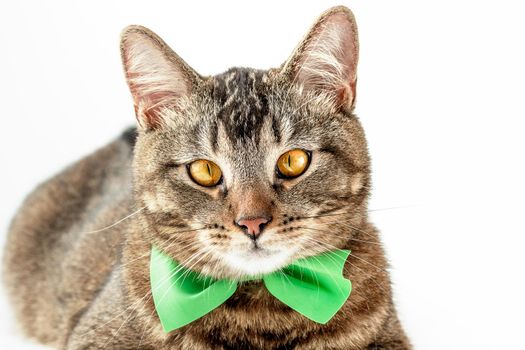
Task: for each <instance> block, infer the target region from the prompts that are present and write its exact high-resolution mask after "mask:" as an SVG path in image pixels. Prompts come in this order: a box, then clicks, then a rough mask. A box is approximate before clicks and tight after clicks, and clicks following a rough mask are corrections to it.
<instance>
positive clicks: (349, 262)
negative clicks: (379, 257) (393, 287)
mask: <svg viewBox="0 0 525 350" xmlns="http://www.w3.org/2000/svg"><path fill="white" fill-rule="evenodd" d="M305 237H306V236H305ZM306 239H307V240H310V241H311V243H314V244H317V245H319V246H320V247H324V246H326V247H328V248H329V249H339V248H337V247H335V246H333V245H331V244H328V243H326V242H321V241H316V240H313V239H312V238H311V237H306ZM321 253H322V252H321ZM350 256H353V257H355V254H354V253H351V254H350ZM332 260H333V258H332ZM334 262H335V261H334ZM347 263H348V264H349V265H350V266H352V267H354V268H355V269H357V270H359V271H360V272H361V273H363V274H364V275H365V276H367V277H368V278H370V279H371V280H372V281H373V282H374V283H375V284H376V285H377V286H378V287H379V288H380V289H381V291H383V292H385V293H387V292H386V290H385V289H384V286H381V285H380V284H379V283H378V282H377V281H376V280H375V277H374V276H372V275H371V274H369V273H366V271H364V270H363V269H361V268H360V267H359V266H357V265H355V264H353V263H352V262H351V261H349V260H347Z"/></svg>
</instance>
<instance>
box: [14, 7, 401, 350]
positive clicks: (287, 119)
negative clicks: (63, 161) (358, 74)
mask: <svg viewBox="0 0 525 350" xmlns="http://www.w3.org/2000/svg"><path fill="white" fill-rule="evenodd" d="M329 21H333V23H336V25H339V24H341V25H343V26H346V27H345V28H346V29H345V30H346V31H349V32H350V33H353V35H354V36H353V39H351V40H350V41H348V40H347V41H346V42H345V43H344V45H345V47H344V48H343V49H342V50H340V51H338V53H337V55H343V54H344V52H349V53H350V55H349V56H348V57H346V56H345V57H346V58H348V60H349V61H348V62H347V63H349V64H347V65H343V66H342V67H343V68H342V69H341V70H337V69H336V71H337V72H339V73H341V72H342V73H341V74H345V79H346V81H345V84H343V85H341V86H337V87H336V86H333V84H334V82H335V83H337V81H335V80H334V79H332V78H334V71H333V70H332V71H331V72H329V74H325V75H324V76H323V74H324V73H326V72H327V70H330V69H331V68H330V67H332V66H330V64H331V63H330V62H328V63H326V62H325V63H326V65H325V66H324V67H323V66H322V64H321V67H320V68H319V72H320V73H319V72H316V71H315V70H314V71H312V72H310V73H308V74H306V75H305V73H304V72H300V70H301V68H300V66H302V65H307V64H308V62H306V60H307V58H305V52H307V51H308V50H312V48H314V49H315V45H314V44H313V43H315V40H317V36H318V35H319V33H320V32H322V30H323V28H326V26H328V25H330V23H331V22H329ZM137 38H140V40H145V41H144V42H145V43H147V44H148V45H149V46H148V47H151V48H152V49H153V50H158V51H157V52H160V54H159V55H158V56H157V59H160V60H161V61H162V64H164V66H159V67H160V68H159V69H156V71H155V72H154V73H155V74H158V73H159V71H162V70H163V69H165V70H166V72H171V73H166V74H172V75H173V76H175V77H177V79H178V80H177V82H176V84H174V83H173V81H168V82H160V83H159V82H156V83H155V84H152V83H151V81H149V80H148V79H146V78H149V77H146V78H145V79H142V80H140V79H137V76H138V77H139V78H141V76H140V74H141V71H140V69H144V67H142V66H141V65H135V66H133V62H131V61H132V60H133V59H134V56H133V55H134V54H135V53H136V51H132V49H130V47H131V46H130V45H132V44H133V43H135V42H136V40H137ZM312 45H313V46H312ZM141 47H142V46H141ZM139 48H140V47H139ZM134 50H136V48H135V49H134ZM122 53H123V59H124V65H125V67H126V76H127V78H128V82H129V84H130V88H131V90H132V93H133V96H134V98H135V106H136V109H137V117H138V119H139V130H138V136H137V137H136V135H135V131H134V130H130V131H128V132H126V133H125V134H124V135H123V136H122V137H120V138H119V139H117V140H115V141H114V142H112V143H110V144H109V145H108V146H106V147H104V148H102V149H101V150H99V151H97V152H95V153H94V154H92V155H90V156H88V157H86V158H84V159H82V160H80V161H79V162H77V163H76V164H74V165H72V166H70V167H69V168H68V169H66V170H65V171H63V172H62V173H60V174H59V175H57V176H55V177H54V178H52V179H50V180H48V181H47V182H45V183H43V184H42V185H40V186H39V187H38V188H37V189H36V190H35V191H34V192H33V193H32V194H31V195H30V196H29V197H28V198H27V199H26V201H25V202H24V203H23V205H22V208H21V209H20V211H19V212H18V214H17V215H16V216H15V218H14V220H13V222H12V225H11V228H10V232H9V236H8V242H7V246H6V251H5V252H6V253H5V279H6V284H7V287H8V291H9V293H10V297H11V299H12V302H13V305H14V308H15V311H16V314H17V316H18V319H19V321H20V323H21V325H22V327H23V329H24V331H25V333H26V334H27V335H29V336H30V337H33V338H35V339H37V340H38V341H40V342H42V343H45V344H50V345H52V346H55V347H57V348H61V349H187V350H198V349H223V350H226V349H334V350H335V349H389V350H406V349H410V348H411V346H410V344H409V341H408V340H407V337H406V336H405V334H404V332H403V330H402V328H401V326H400V323H399V321H398V318H397V316H396V311H395V308H394V305H393V303H392V297H391V287H390V280H389V277H388V273H387V272H386V268H387V262H386V261H385V258H384V253H383V249H382V247H381V245H380V243H379V242H380V241H379V236H378V232H377V231H376V229H375V228H374V227H373V226H372V225H371V224H370V223H369V222H368V219H367V198H368V195H369V183H370V162H369V158H368V151H367V146H366V141H365V138H364V133H363V130H362V129H361V126H360V124H359V121H358V119H357V118H356V116H355V115H353V114H352V109H353V105H354V99H355V80H356V79H355V66H356V64H357V32H356V29H355V22H354V19H353V15H352V14H351V12H350V11H349V10H348V9H346V8H344V7H336V8H333V9H331V10H329V11H327V12H326V13H324V14H323V15H322V16H321V17H320V19H319V20H318V21H317V22H316V24H315V25H314V27H313V28H312V30H311V31H310V33H309V34H308V35H307V36H306V38H305V40H304V41H303V42H302V44H300V45H299V46H298V48H297V49H296V51H295V52H294V54H293V55H292V57H291V58H290V59H289V60H288V61H287V62H286V63H285V64H284V65H283V67H281V68H280V69H274V70H270V71H257V70H252V69H244V68H236V69H232V70H230V71H228V72H226V73H224V74H222V75H218V76H215V77H206V78H203V77H201V76H199V75H198V74H197V73H195V72H194V71H193V70H192V69H191V68H190V67H189V66H188V65H187V64H185V63H184V62H183V61H182V60H181V59H180V58H179V57H178V56H177V55H175V54H174V53H173V52H172V51H171V50H170V49H169V47H168V46H167V45H166V44H165V43H164V42H163V41H162V40H161V39H160V38H158V37H157V36H156V35H155V34H153V33H152V32H151V31H149V30H147V29H145V28H142V27H137V26H134V27H130V28H129V29H127V31H126V32H125V33H124V35H123V44H122ZM159 57H160V58H159ZM343 58H344V57H343ZM338 59H342V57H338ZM321 63H322V62H321ZM332 63H333V62H332ZM332 68H333V67H332ZM134 69H136V71H134ZM318 73H319V74H321V75H319V76H317V75H316V74H318ZM312 77H314V78H312ZM163 84H165V85H166V86H168V85H169V88H165V86H164V85H163ZM170 84H171V85H170ZM148 89H150V90H148ZM151 89H153V90H151ZM155 89H157V90H155ZM146 95H147V96H148V98H145V97H144V96H146ZM290 128H291V129H292V131H293V132H289V131H290ZM196 140H199V142H200V143H196ZM282 144H287V145H295V146H296V147H299V146H300V148H305V149H309V150H312V164H311V166H310V168H311V169H310V168H309V169H308V171H307V172H306V173H305V174H304V175H303V176H302V177H301V178H298V179H294V180H290V181H289V180H286V181H285V180H281V179H277V178H275V179H274V180H272V181H273V182H272V183H268V181H267V180H266V177H265V176H266V174H267V173H266V170H264V169H265V166H266V165H265V164H266V163H264V162H265V161H263V160H264V159H266V158H267V157H269V156H268V155H269V154H273V153H272V152H273V151H272V150H274V149H276V147H278V146H277V145H282ZM279 147H280V146H279ZM278 149H280V148H278ZM283 149H285V150H286V147H284V148H283ZM280 152H281V151H280ZM190 155H191V156H190ZM277 155H278V154H277ZM199 157H200V158H202V157H204V158H208V159H210V158H211V157H216V158H213V159H217V161H216V162H217V163H218V164H219V165H220V164H221V163H220V162H224V163H225V164H226V162H228V164H230V168H231V169H230V172H231V174H228V173H226V171H224V173H225V174H224V177H225V180H224V183H223V184H221V185H220V186H218V187H217V188H212V189H209V188H201V187H199V186H198V185H196V184H194V183H192V182H191V180H189V179H188V177H187V174H186V172H185V168H184V164H186V163H187V162H188V161H189V160H190V158H191V159H195V158H199ZM270 158H271V157H270ZM270 158H269V159H270ZM274 161H275V159H274V158H271V159H270V163H269V164H270V168H269V171H268V173H270V174H272V175H270V176H274V174H273V172H272V171H273V166H274V165H273V164H275V163H274ZM261 213H270V214H271V216H272V217H273V220H272V221H271V222H270V223H269V224H268V226H267V227H266V228H265V233H263V235H262V237H261V244H262V245H268V246H270V245H273V246H275V247H282V249H284V250H286V249H292V248H291V247H294V246H300V247H301V249H300V250H299V251H298V252H296V253H294V255H293V257H291V258H290V259H292V258H293V259H295V258H298V257H302V256H308V255H315V254H318V253H319V252H321V251H325V250H327V249H331V248H330V247H332V248H333V247H337V248H347V249H350V250H351V251H352V254H351V255H350V257H349V259H348V261H347V263H346V265H345V268H344V275H345V276H346V277H348V278H349V279H350V280H351V281H352V284H353V291H352V294H351V296H350V298H349V299H348V301H347V302H346V304H345V305H344V306H343V308H342V309H341V310H340V311H339V312H338V313H337V314H336V315H335V317H334V318H333V319H332V320H330V321H329V322H328V323H327V324H326V325H321V324H317V323H315V322H312V321H310V320H308V319H307V318H305V317H303V316H302V315H300V314H299V313H297V312H295V311H293V310H291V309H290V308H288V307H287V306H286V305H284V304H282V303H281V302H280V301H278V300H277V299H275V298H274V297H273V296H271V295H270V294H269V293H268V292H267V290H266V289H265V288H264V286H263V285H262V284H261V283H260V282H247V283H244V284H241V286H240V287H239V289H238V290H237V292H236V293H235V294H234V295H233V296H232V297H231V298H230V299H229V300H228V301H227V302H226V303H225V304H223V305H222V306H220V307H219V308H217V309H215V310H214V311H212V312H211V313H209V314H208V315H206V316H204V317H202V318H201V319H199V320H197V321H194V322H193V323H191V324H189V325H187V326H185V327H183V328H181V329H178V330H175V331H172V332H170V333H168V334H166V333H164V332H163V330H162V328H161V326H160V323H159V320H158V318H157V315H156V313H155V311H154V306H153V303H152V300H151V295H150V287H149V258H150V256H149V252H150V249H151V245H152V244H155V245H157V246H159V247H162V248H163V249H164V250H165V251H166V252H167V253H169V254H170V255H172V256H173V257H174V258H175V259H177V260H178V261H181V262H183V263H184V262H187V265H188V267H191V268H192V269H194V270H196V271H199V272H203V273H206V274H209V275H212V276H214V277H217V278H222V277H230V278H235V277H239V275H241V272H239V269H238V268H236V267H234V266H232V265H229V264H227V263H225V262H224V261H223V260H221V259H220V258H218V256H219V255H217V254H219V253H217V252H221V254H229V253H230V252H231V251H233V250H235V249H237V250H242V249H248V248H249V247H250V244H251V242H250V240H249V239H248V238H247V237H245V236H244V235H242V234H240V233H239V229H238V227H236V226H235V225H234V223H233V221H234V220H235V219H236V217H238V216H239V215H240V214H243V215H247V214H250V215H251V214H254V215H255V214H257V215H259V214H261ZM130 214H132V215H130ZM128 215H130V216H129V217H127V216H128ZM123 218H126V219H125V220H121V219H123ZM101 228H103V229H101ZM198 234H201V235H206V239H207V241H206V242H208V243H206V244H207V245H206V247H203V246H201V245H204V243H198V242H197V241H196V238H195V237H196V236H197V235H198ZM305 242H306V243H305ZM201 249H208V251H209V250H210V249H211V250H212V251H213V252H212V253H210V254H208V255H202V254H201V253H202V252H201ZM216 253H217V254H216ZM199 254H201V255H199ZM195 256H198V257H199V256H200V257H202V259H196V261H195V263H189V261H191V259H192V257H195ZM204 257H205V258H206V259H203V258H204ZM253 264H258V262H257V260H254V261H253Z"/></svg>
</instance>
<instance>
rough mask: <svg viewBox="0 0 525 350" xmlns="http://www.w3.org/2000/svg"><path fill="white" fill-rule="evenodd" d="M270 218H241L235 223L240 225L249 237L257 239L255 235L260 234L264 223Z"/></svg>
mask: <svg viewBox="0 0 525 350" xmlns="http://www.w3.org/2000/svg"><path fill="white" fill-rule="evenodd" d="M270 220H271V219H268V218H265V217H258V218H241V219H240V220H238V221H237V225H238V226H240V227H242V228H243V229H244V232H245V233H247V234H248V235H249V236H250V237H251V238H253V239H257V237H258V236H259V235H260V234H261V232H262V229H263V227H264V225H265V224H267V223H268V222H269V221H270Z"/></svg>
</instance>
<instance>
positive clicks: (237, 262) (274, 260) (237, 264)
mask: <svg viewBox="0 0 525 350" xmlns="http://www.w3.org/2000/svg"><path fill="white" fill-rule="evenodd" d="M295 253H296V250H294V249H283V250H274V249H268V248H261V247H259V248H251V249H248V250H245V251H233V252H230V253H229V254H226V255H225V256H224V257H223V259H224V262H225V263H226V264H228V266H229V267H230V269H231V270H233V271H235V272H236V274H239V275H240V276H260V275H264V274H268V273H271V272H274V271H276V270H278V269H280V268H282V267H284V266H286V265H288V264H290V263H291V260H292V257H293V255H294V254H295Z"/></svg>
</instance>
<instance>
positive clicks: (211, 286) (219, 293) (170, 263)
mask: <svg viewBox="0 0 525 350" xmlns="http://www.w3.org/2000/svg"><path fill="white" fill-rule="evenodd" d="M349 254H350V251H348V250H335V251H331V252H327V253H324V254H321V255H317V256H311V257H308V258H304V259H299V260H296V261H295V262H294V263H293V264H291V265H288V266H287V267H285V268H283V269H281V270H278V271H275V272H273V273H270V274H267V275H264V276H262V278H250V279H245V280H243V281H246V280H255V279H262V280H263V281H264V285H265V286H266V288H267V289H268V291H269V292H270V293H271V294H272V295H273V296H274V297H276V298H277V299H279V300H280V301H282V302H283V303H285V304H286V305H288V306H289V307H291V308H292V309H294V310H295V311H297V312H299V313H301V314H302V315H304V316H306V317H307V318H309V319H311V320H312V321H315V322H317V323H322V324H325V323H326V322H328V321H329V320H330V319H331V318H332V317H333V316H334V315H335V313H336V312H337V311H339V309H340V308H341V307H342V306H343V304H344V303H345V301H346V299H348V297H349V296H350V291H351V290H352V283H351V282H350V280H348V279H346V278H344V277H343V275H342V273H343V266H344V263H345V261H346V259H347V258H348V255H349ZM150 281H151V291H152V295H153V301H154V303H155V309H156V310H157V314H158V315H159V319H160V322H161V324H162V327H163V328H164V331H166V332H169V331H172V330H174V329H177V328H180V327H182V326H185V325H187V324H188V323H190V322H193V321H195V320H196V319H198V318H200V317H202V316H204V315H206V314H207V313H209V312H210V311H212V310H213V309H215V308H216V307H218V306H220V305H221V304H222V303H224V302H225V301H226V300H227V299H228V298H229V297H231V296H232V294H233V293H234V292H235V290H236V289H237V283H238V281H234V280H227V279H222V280H215V279H213V278H211V277H207V276H203V275H200V274H198V273H196V272H194V271H191V270H188V269H186V268H184V267H183V266H182V265H180V264H179V263H177V262H176V261H175V260H173V259H172V258H170V257H169V256H168V255H166V254H164V253H163V252H161V251H160V250H159V249H157V248H155V247H153V248H152V250H151V263H150Z"/></svg>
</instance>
